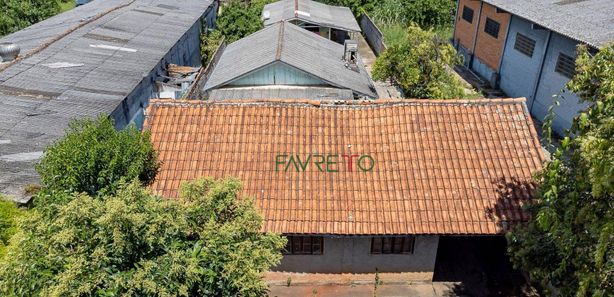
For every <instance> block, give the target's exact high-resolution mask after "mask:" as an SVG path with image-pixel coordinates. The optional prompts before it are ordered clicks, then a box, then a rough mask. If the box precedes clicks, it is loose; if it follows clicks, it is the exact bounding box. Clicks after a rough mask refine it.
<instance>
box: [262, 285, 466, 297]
mask: <svg viewBox="0 0 614 297" xmlns="http://www.w3.org/2000/svg"><path fill="white" fill-rule="evenodd" d="M456 286H457V285H456V284H454V283H442V282H436V283H416V284H405V285H400V284H390V285H388V284H381V285H378V286H377V288H376V287H375V285H374V284H370V285H311V286H310V285H296V286H292V285H290V286H289V287H288V286H270V287H269V296H276V297H290V296H314V297H315V296H317V297H333V296H334V297H363V296H364V297H374V296H377V297H393V296H395V297H399V296H412V297H452V296H461V295H456V293H455V288H456Z"/></svg>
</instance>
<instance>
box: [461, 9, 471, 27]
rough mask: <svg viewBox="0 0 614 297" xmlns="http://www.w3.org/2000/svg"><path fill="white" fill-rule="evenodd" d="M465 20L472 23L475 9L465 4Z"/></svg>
mask: <svg viewBox="0 0 614 297" xmlns="http://www.w3.org/2000/svg"><path fill="white" fill-rule="evenodd" d="M463 20H465V21H467V22H469V24H471V23H472V22H473V9H471V8H469V7H467V6H463Z"/></svg>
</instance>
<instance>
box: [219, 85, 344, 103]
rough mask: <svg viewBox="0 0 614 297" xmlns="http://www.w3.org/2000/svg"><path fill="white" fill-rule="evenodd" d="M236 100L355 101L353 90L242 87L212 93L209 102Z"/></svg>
mask: <svg viewBox="0 0 614 297" xmlns="http://www.w3.org/2000/svg"><path fill="white" fill-rule="evenodd" d="M236 99H309V100H353V99H354V95H353V94H352V91H351V90H347V89H335V88H318V87H284V86H281V87H269V86H266V87H242V88H223V89H215V90H213V91H211V94H210V95H209V100H236Z"/></svg>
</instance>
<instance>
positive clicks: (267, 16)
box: [262, 10, 271, 21]
mask: <svg viewBox="0 0 614 297" xmlns="http://www.w3.org/2000/svg"><path fill="white" fill-rule="evenodd" d="M270 18H271V12H270V11H268V10H265V11H263V12H262V20H264V21H266V20H268V19H270Z"/></svg>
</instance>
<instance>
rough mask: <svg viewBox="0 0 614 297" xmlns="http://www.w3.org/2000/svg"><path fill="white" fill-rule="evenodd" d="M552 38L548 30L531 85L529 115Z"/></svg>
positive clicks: (550, 31)
mask: <svg viewBox="0 0 614 297" xmlns="http://www.w3.org/2000/svg"><path fill="white" fill-rule="evenodd" d="M551 37H552V30H548V38H546V44H545V45H544V52H543V53H542V60H541V62H540V64H539V72H538V73H537V79H536V80H535V84H534V85H533V95H532V96H531V107H529V113H531V112H533V105H534V104H535V99H536V98H535V96H537V89H539V81H540V80H541V78H542V73H543V72H544V64H546V55H547V54H548V48H549V47H550V39H551Z"/></svg>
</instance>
